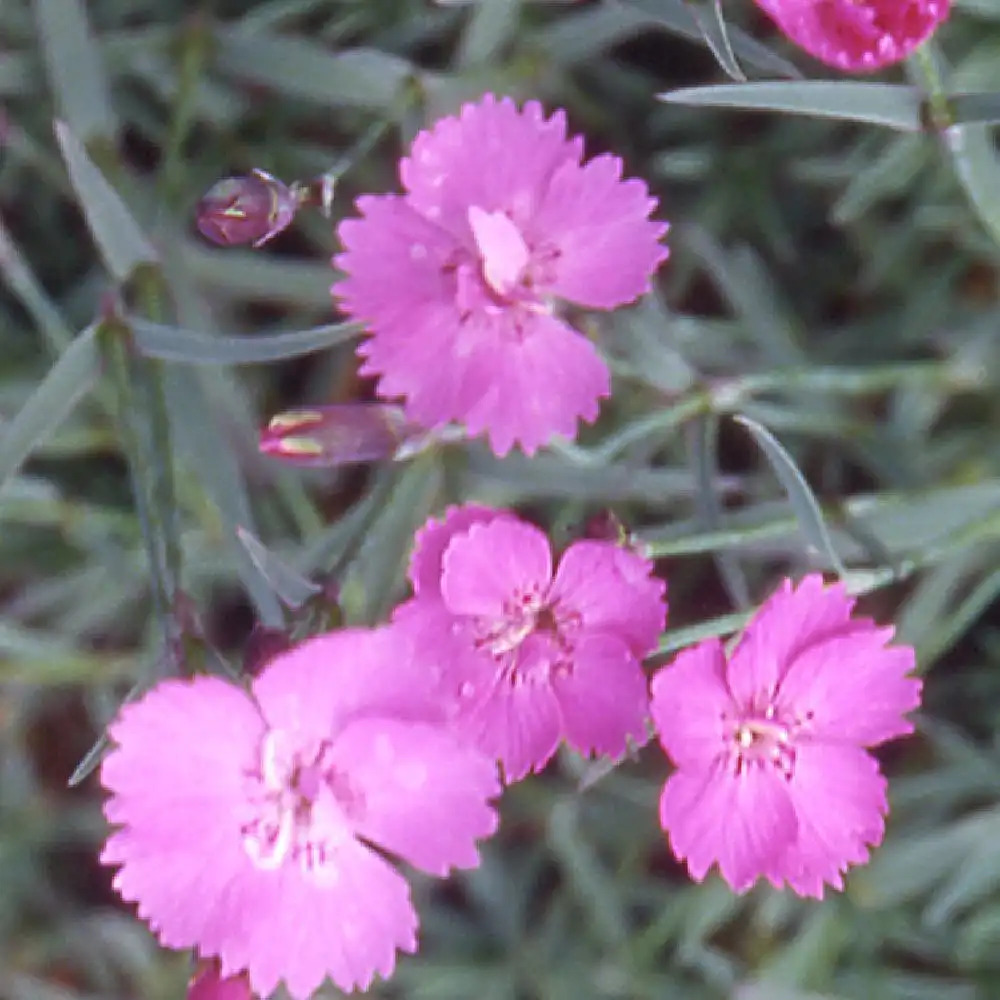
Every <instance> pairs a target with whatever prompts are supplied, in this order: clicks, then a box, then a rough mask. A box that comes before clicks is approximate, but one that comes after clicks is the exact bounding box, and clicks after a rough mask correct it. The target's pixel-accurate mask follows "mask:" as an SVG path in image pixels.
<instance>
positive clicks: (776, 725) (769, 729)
mask: <svg viewBox="0 0 1000 1000" xmlns="http://www.w3.org/2000/svg"><path fill="white" fill-rule="evenodd" d="M793 735H794V734H793V730H792V728H790V727H789V726H787V725H786V724H785V723H784V722H783V721H782V720H781V719H779V718H777V713H776V710H775V707H774V705H768V706H767V707H766V708H765V709H764V711H763V712H760V713H756V712H750V713H748V714H746V715H744V716H742V717H741V718H740V719H739V720H738V721H737V723H736V725H735V726H734V727H733V729H732V730H731V731H730V732H729V736H728V742H730V750H731V753H732V754H733V755H734V756H735V768H736V773H737V774H742V773H743V772H744V771H746V770H748V769H749V768H750V767H767V766H768V765H771V766H773V767H774V768H776V769H777V770H778V771H780V772H781V774H782V775H783V776H784V777H786V778H791V777H792V774H793V773H794V771H795V746H794V742H793Z"/></svg>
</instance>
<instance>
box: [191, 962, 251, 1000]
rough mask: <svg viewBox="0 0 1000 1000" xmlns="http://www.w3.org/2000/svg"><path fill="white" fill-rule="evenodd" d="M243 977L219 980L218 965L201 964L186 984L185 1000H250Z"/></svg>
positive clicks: (245, 980)
mask: <svg viewBox="0 0 1000 1000" xmlns="http://www.w3.org/2000/svg"><path fill="white" fill-rule="evenodd" d="M252 998H253V993H252V992H251V990H250V983H249V981H248V980H247V977H246V976H245V975H239V976H229V977H228V978H226V979H223V978H221V976H220V974H219V963H218V962H216V961H212V962H203V963H201V965H200V966H199V967H198V970H197V971H196V972H195V974H194V975H193V976H192V977H191V982H190V983H188V991H187V1000H252Z"/></svg>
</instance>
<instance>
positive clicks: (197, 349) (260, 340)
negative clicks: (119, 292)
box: [129, 317, 363, 365]
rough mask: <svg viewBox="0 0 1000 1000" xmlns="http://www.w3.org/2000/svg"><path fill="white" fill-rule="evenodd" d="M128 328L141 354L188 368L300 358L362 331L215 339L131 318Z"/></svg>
mask: <svg viewBox="0 0 1000 1000" xmlns="http://www.w3.org/2000/svg"><path fill="white" fill-rule="evenodd" d="M129 325H130V326H131V327H132V330H133V333H134V334H135V342H136V344H137V346H138V348H139V351H140V352H141V353H142V354H145V355H146V356H147V357H150V358H162V359H163V360H164V361H182V362H185V363H187V364H191V365H260V364H268V363H270V362H272V361H284V360H286V359H288V358H299V357H302V356H303V355H305V354H314V353H315V352H316V351H324V350H326V349H327V348H330V347H336V346H337V345H338V344H345V343H348V342H349V341H350V340H352V339H353V338H355V337H357V336H358V335H359V334H360V333H361V332H362V330H363V327H362V325H361V324H359V323H329V324H326V325H324V326H314V327H311V328H310V329H308V330H294V331H289V332H288V333H274V334H268V335H267V336H256V335H251V336H246V337H214V336H212V335H211V334H207V333H198V332H197V331H195V330H183V329H180V328H178V327H173V326H164V325H162V324H160V323H151V322H149V321H148V320H144V319H141V318H139V317H132V318H130V319H129Z"/></svg>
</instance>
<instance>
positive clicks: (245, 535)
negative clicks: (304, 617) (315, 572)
mask: <svg viewBox="0 0 1000 1000" xmlns="http://www.w3.org/2000/svg"><path fill="white" fill-rule="evenodd" d="M236 537H237V538H239V540H240V543H241V544H242V545H243V548H245V549H246V550H247V554H248V555H249V556H250V558H251V559H252V560H253V564H254V565H255V566H256V567H257V569H259V570H260V572H261V573H262V574H263V576H264V577H265V578H266V579H267V582H268V583H269V584H270V585H271V589H272V590H273V591H274V592H275V593H276V594H277V595H278V597H280V598H281V600H282V601H283V602H284V604H285V605H286V606H287V607H289V608H292V609H295V608H300V607H302V605H303V604H305V603H306V601H308V600H309V598H310V597H313V596H315V595H316V594H318V593H319V592H320V590H322V587H320V585H319V584H318V583H313V581H312V580H309V579H307V578H306V577H304V576H303V575H302V574H301V573H299V572H298V570H295V569H293V568H292V567H291V566H289V565H288V563H286V562H285V561H284V560H282V559H280V558H278V556H276V555H275V554H274V553H273V552H272V551H271V550H270V549H268V548H267V546H265V545H264V543H263V542H261V541H260V539H258V538H257V537H256V536H255V535H254V534H253V533H252V532H249V531H247V529H246V528H244V527H241V526H237V528H236Z"/></svg>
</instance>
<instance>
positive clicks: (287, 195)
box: [196, 170, 299, 247]
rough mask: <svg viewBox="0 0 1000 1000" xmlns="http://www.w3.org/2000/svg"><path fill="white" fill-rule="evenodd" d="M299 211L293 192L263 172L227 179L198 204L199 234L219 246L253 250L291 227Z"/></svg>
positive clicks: (256, 171) (213, 188) (296, 198)
mask: <svg viewBox="0 0 1000 1000" xmlns="http://www.w3.org/2000/svg"><path fill="white" fill-rule="evenodd" d="M298 208H299V198H298V195H297V194H296V192H295V191H294V190H293V189H292V188H290V187H289V186H288V185H287V184H284V183H282V182H281V181H279V180H278V179H277V178H276V177H272V176H271V175H270V174H269V173H267V172H266V171H264V170H254V171H253V172H252V173H250V174H249V175H247V176H246V177H227V178H226V179H225V180H221V181H219V182H218V183H217V184H214V185H213V186H212V187H211V188H210V189H209V191H208V193H207V194H206V195H205V197H204V198H202V199H201V201H200V202H198V210H197V215H196V219H197V224H198V231H199V232H200V233H201V235H202V236H204V237H205V239H207V240H211V241H212V242H213V243H218V244H219V245H220V246H241V245H243V244H246V243H251V244H253V246H255V247H259V246H261V245H262V244H263V243H266V242H267V241H268V240H269V239H271V238H272V237H273V236H277V234H278V233H280V232H281V231H282V230H283V229H287V228H288V226H290V225H291V222H292V219H294V218H295V213H296V212H297V211H298Z"/></svg>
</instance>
